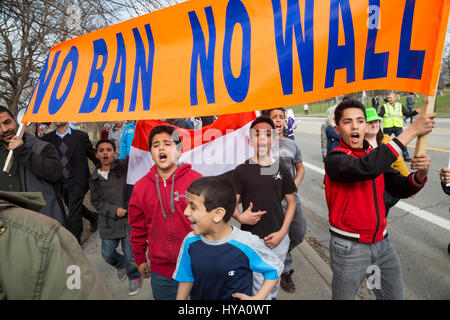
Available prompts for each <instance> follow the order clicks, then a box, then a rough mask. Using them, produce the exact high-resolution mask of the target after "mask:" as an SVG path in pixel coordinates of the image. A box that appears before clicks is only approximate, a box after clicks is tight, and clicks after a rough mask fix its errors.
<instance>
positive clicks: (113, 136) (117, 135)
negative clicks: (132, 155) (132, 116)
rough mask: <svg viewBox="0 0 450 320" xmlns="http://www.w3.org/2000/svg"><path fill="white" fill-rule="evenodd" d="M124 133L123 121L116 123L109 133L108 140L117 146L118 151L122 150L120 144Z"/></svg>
mask: <svg viewBox="0 0 450 320" xmlns="http://www.w3.org/2000/svg"><path fill="white" fill-rule="evenodd" d="M122 133H123V122H122V121H114V124H113V126H112V128H111V130H109V132H108V139H109V140H112V141H113V142H114V144H115V145H116V150H120V144H121V141H122Z"/></svg>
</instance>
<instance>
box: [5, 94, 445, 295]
mask: <svg viewBox="0 0 450 320" xmlns="http://www.w3.org/2000/svg"><path fill="white" fill-rule="evenodd" d="M411 99H412V97H411ZM374 101H378V98H377V97H376V99H375V100H374ZM375 105H376V106H375ZM410 105H411V102H409V103H408V106H410ZM408 108H409V107H403V106H402V105H401V104H400V103H398V102H397V99H396V95H395V93H390V94H389V95H388V97H387V102H386V103H385V104H384V105H382V106H379V105H378V104H374V108H367V109H366V108H365V107H364V105H363V104H362V103H360V102H359V101H357V100H353V99H351V98H349V97H345V98H344V99H343V101H342V102H340V103H339V104H338V105H336V106H333V107H331V108H330V109H329V110H328V111H327V116H326V119H325V123H324V124H323V126H322V130H321V131H322V137H321V139H322V157H323V162H324V167H325V173H326V174H325V177H324V181H323V187H324V189H325V198H326V202H327V205H328V209H329V222H330V232H331V240H330V256H331V268H332V271H333V281H332V298H333V299H354V297H355V295H356V293H357V290H358V288H359V287H360V284H361V282H362V281H363V279H364V278H365V277H366V270H367V267H368V266H369V265H373V264H376V265H377V266H378V267H379V268H380V270H381V272H382V274H383V285H382V287H381V288H375V289H374V293H375V295H376V297H377V298H378V299H404V289H403V282H402V281H403V280H402V273H401V264H400V259H399V257H398V255H397V253H396V252H395V249H394V246H393V245H392V243H391V242H390V241H389V238H388V234H387V232H386V226H387V219H386V217H387V215H388V212H389V208H391V207H392V206H393V205H395V203H396V202H397V201H399V199H400V198H407V197H410V196H412V195H414V194H416V193H417V192H419V191H420V190H421V189H422V188H423V186H424V184H425V183H426V182H427V175H428V171H429V168H430V162H431V160H430V157H429V156H427V155H425V154H416V155H415V156H414V157H413V158H410V156H409V154H408V152H407V147H406V146H407V144H408V143H409V142H410V141H411V140H412V139H414V138H415V137H417V136H421V135H424V134H427V133H429V132H431V131H432V129H433V127H434V118H435V114H428V115H421V116H419V117H417V119H416V120H415V121H414V122H411V125H410V126H409V127H408V128H406V129H405V130H403V116H406V117H411V121H412V117H413V116H416V115H417V113H418V112H420V111H421V110H420V109H419V110H412V109H411V110H408ZM306 113H307V107H305V114H306ZM215 119H216V117H214V116H210V117H201V118H191V119H165V122H166V124H164V125H159V126H156V127H154V128H153V129H152V130H151V132H150V134H149V137H148V141H149V151H150V154H151V157H152V159H153V161H154V165H153V167H151V168H150V170H149V171H148V173H147V174H146V175H145V176H144V177H142V178H141V179H140V180H139V181H138V182H137V183H136V184H135V185H134V186H130V185H127V172H128V159H129V154H130V147H131V142H132V141H133V136H134V131H135V128H136V121H132V122H130V123H129V124H125V123H123V122H121V121H116V122H114V123H112V124H111V125H109V124H106V125H105V126H104V128H103V130H102V132H101V139H100V140H99V141H98V142H96V144H95V146H93V145H92V143H91V140H90V138H89V136H88V134H87V133H85V132H83V131H81V130H78V129H74V128H72V127H71V126H70V125H69V123H67V122H57V123H55V126H56V129H55V130H52V131H50V132H48V125H49V124H48V123H41V124H39V125H37V126H36V132H35V135H33V134H30V133H27V132H26V133H25V134H24V136H23V137H22V138H21V137H18V136H16V133H17V130H18V123H17V121H16V118H15V116H14V115H13V114H12V113H11V112H10V111H9V110H8V109H7V108H5V107H1V106H0V163H2V164H3V163H4V162H5V161H6V158H7V154H8V153H9V151H10V150H12V151H13V162H12V166H11V169H10V170H9V172H1V173H0V190H1V191H0V252H2V259H1V260H0V299H1V298H7V299H22V298H25V299H49V298H50V299H52V298H62V299H91V298H94V299H104V298H105V299H106V298H110V294H109V293H108V292H107V290H106V288H105V285H104V283H103V280H102V279H101V278H100V276H99V275H98V273H97V272H96V271H95V270H94V268H93V267H92V265H91V264H90V263H89V261H88V259H87V258H86V257H85V255H84V254H83V252H82V249H81V247H80V243H81V235H82V232H83V222H82V218H83V217H84V218H85V219H87V220H88V221H89V222H90V231H91V232H95V231H96V230H97V229H99V236H100V238H101V254H102V257H103V258H104V260H105V261H106V262H107V263H108V264H110V265H111V266H113V267H114V268H116V270H117V278H118V281H122V280H125V279H128V281H129V289H128V294H129V295H135V294H138V293H139V292H140V290H141V288H142V281H143V280H144V279H145V278H150V283H151V288H152V294H153V297H154V298H155V299H157V300H174V299H189V298H191V299H210V300H225V299H276V297H277V293H278V290H279V288H280V287H281V288H282V289H283V290H285V291H287V292H290V293H292V292H295V290H296V287H295V282H294V280H293V278H292V274H293V273H294V269H293V266H292V256H291V254H290V252H291V250H292V249H293V248H295V247H296V246H298V245H299V244H300V243H301V242H302V241H303V240H304V238H305V234H306V230H307V222H306V219H305V216H304V214H303V212H302V204H301V201H300V197H299V194H298V192H297V191H298V188H299V186H300V185H301V183H302V180H303V177H304V174H305V168H304V166H303V159H302V152H301V149H300V146H299V143H298V142H296V141H295V138H294V130H295V128H296V127H297V126H298V125H299V124H298V122H297V121H296V120H295V117H294V115H293V114H289V113H288V111H286V110H285V109H284V108H275V109H270V110H264V111H262V112H261V116H259V117H257V118H256V119H255V120H254V121H253V122H252V123H251V126H250V131H249V145H250V147H251V148H253V151H254V154H253V156H252V157H251V158H250V159H248V160H247V161H245V162H244V163H242V164H239V165H238V166H237V167H236V168H235V169H234V170H233V172H232V173H231V174H227V175H222V176H215V177H202V175H201V174H200V173H198V172H196V171H195V170H193V169H192V167H191V165H190V164H189V163H183V164H182V163H179V161H178V159H179V157H180V155H181V138H180V135H179V134H178V132H177V130H176V127H179V128H186V129H198V128H200V127H201V126H206V125H209V124H211V123H213V122H214V121H215ZM392 134H394V135H395V137H394V138H393V139H391V138H390V136H391V135H392ZM402 154H403V156H402ZM88 159H89V160H90V161H92V163H93V164H94V165H95V169H94V170H93V171H92V172H90V170H89V166H88ZM405 161H410V162H411V170H413V172H411V173H410V172H409V170H408V168H407V166H406V165H405ZM440 177H441V183H442V187H443V189H444V191H445V192H446V193H447V194H450V191H449V187H447V186H446V184H447V183H450V169H447V168H443V169H442V170H441V173H440ZM88 191H90V202H91V204H92V206H93V207H94V208H95V211H91V210H89V209H88V208H87V207H86V206H85V205H84V204H83V202H84V201H85V196H86V194H87V192H88ZM35 211H38V212H40V213H41V214H40V215H37V214H35V213H34V212H35ZM232 217H233V218H234V219H235V220H237V222H239V223H240V228H238V227H235V226H232V225H231V224H229V221H230V219H231V218H232ZM119 245H120V246H121V249H122V250H121V251H122V253H119V252H118V251H117V248H118V247H119ZM5 256H7V258H4V257H5ZM212 261H213V262H212ZM73 265H74V266H77V267H78V268H79V269H81V272H83V275H84V278H83V279H84V282H83V284H82V285H81V286H80V287H81V289H80V290H69V289H68V286H69V281H66V279H67V275H68V271H67V270H68V269H67V268H68V267H69V266H73ZM25 268H26V269H25ZM25 274H26V275H25ZM34 277H36V279H38V280H37V281H31V280H30V279H32V278H33V279H34ZM18 278H22V279H21V280H20V281H17V280H14V279H18ZM22 280H23V281H22ZM73 285H74V286H76V285H77V283H76V281H75V282H74V283H73Z"/></svg>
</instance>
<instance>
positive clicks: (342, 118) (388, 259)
mask: <svg viewBox="0 0 450 320" xmlns="http://www.w3.org/2000/svg"><path fill="white" fill-rule="evenodd" d="M434 117H435V114H430V115H425V116H420V117H419V118H418V119H417V120H416V121H415V122H413V124H412V125H411V126H410V127H409V128H407V129H406V130H405V131H404V132H403V133H402V134H400V135H399V136H398V137H397V138H394V139H393V140H392V141H390V142H389V143H388V144H380V145H379V146H378V147H377V148H375V149H372V148H371V147H370V146H369V144H368V142H367V141H365V140H364V136H365V130H366V110H365V107H364V105H363V104H362V103H360V102H359V101H356V100H347V101H343V102H341V103H340V104H339V105H338V106H337V107H336V110H335V122H336V127H335V129H336V132H337V133H338V134H340V135H341V140H340V145H339V146H338V147H336V148H335V149H334V150H333V151H332V152H330V153H329V154H328V155H327V157H326V158H325V172H326V176H325V185H326V187H325V193H326V200H327V205H328V209H329V222H330V232H331V240H330V256H331V269H332V270H333V279H332V298H333V299H354V297H355V295H356V293H357V291H358V289H359V287H360V284H361V282H362V281H363V279H364V277H369V276H371V279H372V278H373V280H374V281H373V283H372V284H373V288H374V289H373V291H374V294H375V296H376V297H377V299H404V291H403V280H402V272H401V265H400V260H399V258H398V256H397V253H396V252H395V249H394V247H393V246H392V244H391V242H390V241H389V239H388V234H387V229H386V225H387V220H386V216H385V207H384V201H383V193H384V190H386V191H388V192H389V193H390V194H391V195H392V196H394V197H398V198H407V197H409V196H411V195H413V194H415V193H417V192H418V191H419V190H420V189H421V188H422V187H423V185H424V184H425V182H426V181H427V174H428V170H429V167H430V158H429V157H428V156H427V155H425V154H417V155H415V156H414V159H413V161H412V164H411V169H413V170H417V171H416V172H414V173H411V174H410V175H409V176H408V177H404V176H402V175H401V174H400V173H398V172H397V171H394V170H393V169H392V168H391V164H392V163H393V162H394V161H396V159H397V157H398V155H399V154H401V152H402V151H403V150H404V149H405V146H406V145H407V144H408V143H409V142H410V141H411V140H412V139H414V138H415V137H417V136H420V135H423V134H426V133H429V132H431V130H432V128H433V126H434ZM374 270H375V274H374V275H373V276H372V273H373V271H374ZM377 270H378V271H379V272H377Z"/></svg>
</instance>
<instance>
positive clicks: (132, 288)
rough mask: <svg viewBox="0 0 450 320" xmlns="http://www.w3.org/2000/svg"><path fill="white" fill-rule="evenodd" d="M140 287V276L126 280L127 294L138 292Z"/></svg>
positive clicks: (132, 294) (131, 294)
mask: <svg viewBox="0 0 450 320" xmlns="http://www.w3.org/2000/svg"><path fill="white" fill-rule="evenodd" d="M141 289H142V283H141V278H137V279H134V280H130V281H129V282H128V295H129V296H134V295H136V294H138V293H139V292H140V291H141Z"/></svg>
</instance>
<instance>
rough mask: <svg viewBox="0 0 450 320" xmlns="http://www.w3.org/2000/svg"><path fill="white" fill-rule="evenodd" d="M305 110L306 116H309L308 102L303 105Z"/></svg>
mask: <svg viewBox="0 0 450 320" xmlns="http://www.w3.org/2000/svg"><path fill="white" fill-rule="evenodd" d="M303 110H304V111H305V116H307V115H308V114H309V107H308V105H307V104H306V103H305V104H304V105H303Z"/></svg>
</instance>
